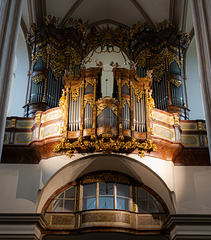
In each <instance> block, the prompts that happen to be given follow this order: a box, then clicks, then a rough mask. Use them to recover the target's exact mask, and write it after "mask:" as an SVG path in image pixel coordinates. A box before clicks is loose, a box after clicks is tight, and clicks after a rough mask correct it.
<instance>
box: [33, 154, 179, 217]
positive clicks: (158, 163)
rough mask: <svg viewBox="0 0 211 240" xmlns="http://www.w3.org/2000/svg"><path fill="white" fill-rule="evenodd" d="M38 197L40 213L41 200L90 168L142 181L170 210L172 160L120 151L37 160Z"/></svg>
mask: <svg viewBox="0 0 211 240" xmlns="http://www.w3.org/2000/svg"><path fill="white" fill-rule="evenodd" d="M40 165H41V181H40V183H41V185H40V187H41V188H42V191H41V194H40V199H39V202H38V205H37V211H38V212H40V211H41V210H42V208H43V206H44V204H45V202H46V201H47V200H48V199H49V198H50V197H51V195H52V194H53V193H54V192H55V191H56V190H57V189H59V188H60V187H61V186H64V185H66V184H67V183H69V182H71V181H73V180H75V179H77V178H78V177H81V176H83V175H85V174H87V173H90V172H93V171H102V170H113V171H119V172H122V173H125V174H127V175H129V176H131V177H133V178H134V179H136V180H137V181H139V182H142V183H144V184H145V185H147V186H148V187H150V188H151V189H153V190H154V191H155V192H156V193H157V194H158V195H160V196H161V197H162V198H163V200H164V201H165V202H166V204H167V206H168V207H169V211H170V212H171V213H174V212H175V210H174V204H173V201H174V196H173V194H172V193H173V190H174V182H173V176H174V171H173V163H172V162H170V161H164V160H161V159H156V158H152V157H148V156H146V157H144V158H140V157H139V156H137V155H134V154H130V155H127V156H125V155H124V154H117V155H102V154H87V155H86V157H84V156H83V155H81V154H75V156H74V157H73V158H69V159H68V158H67V157H65V156H58V157H53V158H50V159H46V160H42V161H41V163H40Z"/></svg>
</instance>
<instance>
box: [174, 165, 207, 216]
mask: <svg viewBox="0 0 211 240" xmlns="http://www.w3.org/2000/svg"><path fill="white" fill-rule="evenodd" d="M174 176H175V179H174V182H175V194H176V212H177V213H178V214H184V213H187V214H211V184H210V183H211V167H210V166H203V167H200V166H194V167H193V166H190V167H188V166H186V167H183V166H175V167H174Z"/></svg>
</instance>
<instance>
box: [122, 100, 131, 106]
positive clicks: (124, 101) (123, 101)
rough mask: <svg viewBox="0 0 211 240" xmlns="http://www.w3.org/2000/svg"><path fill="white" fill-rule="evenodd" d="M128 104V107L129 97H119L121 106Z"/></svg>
mask: <svg viewBox="0 0 211 240" xmlns="http://www.w3.org/2000/svg"><path fill="white" fill-rule="evenodd" d="M126 103H127V104H128V106H129V108H130V99H129V98H121V105H122V107H124V105H125V104H126Z"/></svg>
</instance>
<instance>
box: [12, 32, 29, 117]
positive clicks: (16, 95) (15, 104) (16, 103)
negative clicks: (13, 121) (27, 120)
mask: <svg viewBox="0 0 211 240" xmlns="http://www.w3.org/2000/svg"><path fill="white" fill-rule="evenodd" d="M21 32H22V30H20V32H19V37H18V45H17V50H16V59H17V67H16V70H15V72H14V74H15V79H14V81H13V83H12V86H11V101H10V106H9V108H10V111H9V113H8V115H9V116H18V117H23V108H22V107H23V106H24V105H25V99H26V91H27V79H28V77H27V72H28V70H29V61H28V54H27V48H26V43H25V40H24V38H23V36H22V34H21Z"/></svg>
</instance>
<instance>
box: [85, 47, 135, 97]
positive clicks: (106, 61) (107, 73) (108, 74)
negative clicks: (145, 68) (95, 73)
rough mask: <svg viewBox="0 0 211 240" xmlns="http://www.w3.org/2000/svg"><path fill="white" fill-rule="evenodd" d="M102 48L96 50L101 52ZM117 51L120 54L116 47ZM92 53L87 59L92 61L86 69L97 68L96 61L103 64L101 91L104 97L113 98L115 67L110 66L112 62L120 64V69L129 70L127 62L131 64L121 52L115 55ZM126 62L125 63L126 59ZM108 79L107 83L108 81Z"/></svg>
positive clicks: (113, 53)
mask: <svg viewBox="0 0 211 240" xmlns="http://www.w3.org/2000/svg"><path fill="white" fill-rule="evenodd" d="M100 49H101V48H100V47H98V48H97V49H96V52H100ZM114 49H115V51H117V52H119V51H120V49H119V48H118V47H114ZM92 54H93V52H91V53H90V54H89V55H88V57H87V59H90V62H88V63H87V64H86V68H90V67H96V61H97V62H99V61H101V62H102V63H103V71H102V78H101V80H102V81H101V91H102V97H105V96H109V97H112V93H113V72H112V69H113V67H112V66H111V65H110V63H111V61H113V62H114V63H118V64H119V65H120V66H119V67H120V68H127V69H129V68H130V66H129V64H125V63H126V62H129V60H128V58H127V56H126V54H124V53H123V54H124V57H123V55H122V53H121V52H119V53H115V52H110V53H109V52H105V53H100V54H97V53H94V54H93V56H92ZM124 58H125V59H126V61H125V59H124ZM106 79H107V81H106Z"/></svg>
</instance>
